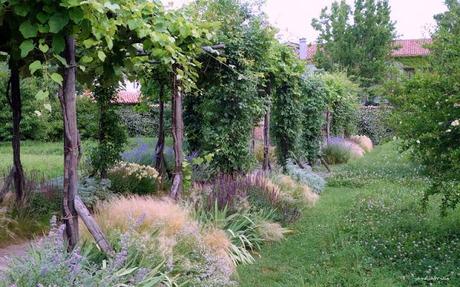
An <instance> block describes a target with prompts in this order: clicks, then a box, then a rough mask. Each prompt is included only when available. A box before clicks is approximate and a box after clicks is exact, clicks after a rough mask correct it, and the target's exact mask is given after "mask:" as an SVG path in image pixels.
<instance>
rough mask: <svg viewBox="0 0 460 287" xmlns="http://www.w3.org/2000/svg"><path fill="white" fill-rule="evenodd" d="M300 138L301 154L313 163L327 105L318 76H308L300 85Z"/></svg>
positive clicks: (323, 84) (318, 146) (325, 90)
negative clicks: (301, 99)
mask: <svg viewBox="0 0 460 287" xmlns="http://www.w3.org/2000/svg"><path fill="white" fill-rule="evenodd" d="M302 96H303V97H304V100H303V105H302V106H303V107H302V117H301V118H302V136H301V140H300V146H301V152H302V153H303V155H304V156H305V157H306V158H307V159H308V161H309V162H311V163H313V162H314V161H315V160H316V159H317V157H318V153H319V151H320V146H321V141H322V139H321V134H322V128H323V126H324V111H325V110H326V105H327V97H328V93H327V89H326V86H325V83H324V81H323V80H322V78H321V77H319V76H309V77H307V78H306V79H305V81H304V82H303V83H302Z"/></svg>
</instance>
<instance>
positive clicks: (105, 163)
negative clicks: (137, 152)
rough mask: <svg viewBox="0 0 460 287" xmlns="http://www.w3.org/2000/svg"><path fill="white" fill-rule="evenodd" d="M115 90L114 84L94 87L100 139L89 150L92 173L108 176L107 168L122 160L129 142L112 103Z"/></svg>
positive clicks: (98, 137) (98, 136)
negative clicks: (122, 154)
mask: <svg viewBox="0 0 460 287" xmlns="http://www.w3.org/2000/svg"><path fill="white" fill-rule="evenodd" d="M99 80H100V79H99ZM115 92H116V88H115V86H114V84H113V85H111V84H105V85H96V86H95V88H94V95H95V98H96V103H97V107H98V113H97V115H98V119H97V122H98V123H99V126H98V130H97V134H98V135H97V139H98V141H97V145H96V146H94V147H93V148H92V149H90V151H89V162H90V164H91V167H92V174H93V175H95V174H100V175H101V177H106V175H107V170H108V169H109V168H111V167H112V166H113V165H114V164H115V163H116V162H118V161H119V160H121V155H120V154H121V152H123V150H124V146H125V144H126V142H127V134H126V130H125V127H124V126H123V125H122V124H121V123H120V117H119V115H118V114H117V113H116V110H115V108H114V106H113V105H112V103H111V101H112V100H113V98H114V96H115Z"/></svg>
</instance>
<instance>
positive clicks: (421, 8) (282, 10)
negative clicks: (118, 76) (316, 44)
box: [162, 0, 446, 42]
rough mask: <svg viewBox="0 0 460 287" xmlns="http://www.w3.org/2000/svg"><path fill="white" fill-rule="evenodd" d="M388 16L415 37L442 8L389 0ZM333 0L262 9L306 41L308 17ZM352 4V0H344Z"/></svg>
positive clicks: (283, 0)
mask: <svg viewBox="0 0 460 287" xmlns="http://www.w3.org/2000/svg"><path fill="white" fill-rule="evenodd" d="M162 1H163V2H164V3H165V4H167V3H172V4H173V5H174V6H180V5H183V3H186V2H189V1H190V0H162ZM389 1H390V5H391V9H392V19H393V21H396V29H397V33H398V35H399V38H401V39H416V38H425V37H428V36H429V30H430V27H433V26H434V20H433V15H435V14H438V13H440V12H443V11H445V9H446V7H445V5H444V1H443V0H389ZM332 2H333V0H266V4H265V7H264V11H265V12H266V13H267V15H268V17H269V19H270V22H271V23H272V24H273V25H274V26H276V27H277V28H278V29H279V30H280V33H281V35H282V38H283V39H284V40H291V41H295V42H297V41H298V39H299V38H302V37H305V38H307V41H308V42H312V41H315V40H316V37H317V33H316V31H315V30H314V29H313V28H312V27H311V20H312V19H313V18H316V17H319V14H320V12H321V9H322V8H323V7H324V6H330V5H331V3H332ZM347 2H348V3H350V4H352V3H353V0H347Z"/></svg>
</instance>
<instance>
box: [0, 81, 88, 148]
mask: <svg viewBox="0 0 460 287" xmlns="http://www.w3.org/2000/svg"><path fill="white" fill-rule="evenodd" d="M0 79H1V78H0ZM40 81H41V79H40V78H27V79H24V80H22V81H21V94H22V120H21V136H22V140H37V141H61V140H62V137H63V127H62V116H61V113H60V112H58V111H59V109H60V104H59V102H58V99H57V98H50V99H49V104H50V105H51V111H49V110H47V109H45V108H43V107H41V105H42V102H41V101H38V100H36V99H35V97H34V96H35V94H36V93H37V92H38V91H39V89H40V85H41V83H40ZM4 89H5V86H4V81H2V83H0V94H2V95H3V94H4V93H5V91H4ZM95 115H96V106H95V104H94V103H93V102H92V101H91V100H90V99H88V98H85V97H78V99H77V117H78V122H77V123H78V129H79V131H80V136H81V138H82V139H89V138H95V137H96V131H97V120H96V118H95ZM0 121H1V122H4V123H5V125H2V126H1V127H0V141H9V140H11V129H12V124H11V111H10V107H9V105H8V104H7V102H6V98H5V97H0Z"/></svg>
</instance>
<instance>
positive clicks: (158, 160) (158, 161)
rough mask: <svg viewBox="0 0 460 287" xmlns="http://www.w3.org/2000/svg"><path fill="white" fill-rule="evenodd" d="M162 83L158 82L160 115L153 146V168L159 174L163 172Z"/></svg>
mask: <svg viewBox="0 0 460 287" xmlns="http://www.w3.org/2000/svg"><path fill="white" fill-rule="evenodd" d="M163 98H164V85H163V84H162V83H160V94H159V109H160V115H159V118H158V121H159V123H158V139H157V144H156V146H155V169H156V170H157V171H158V172H159V173H160V175H161V176H163V175H164V173H165V163H164V160H165V159H164V148H165V127H164V125H165V123H164V101H163Z"/></svg>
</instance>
